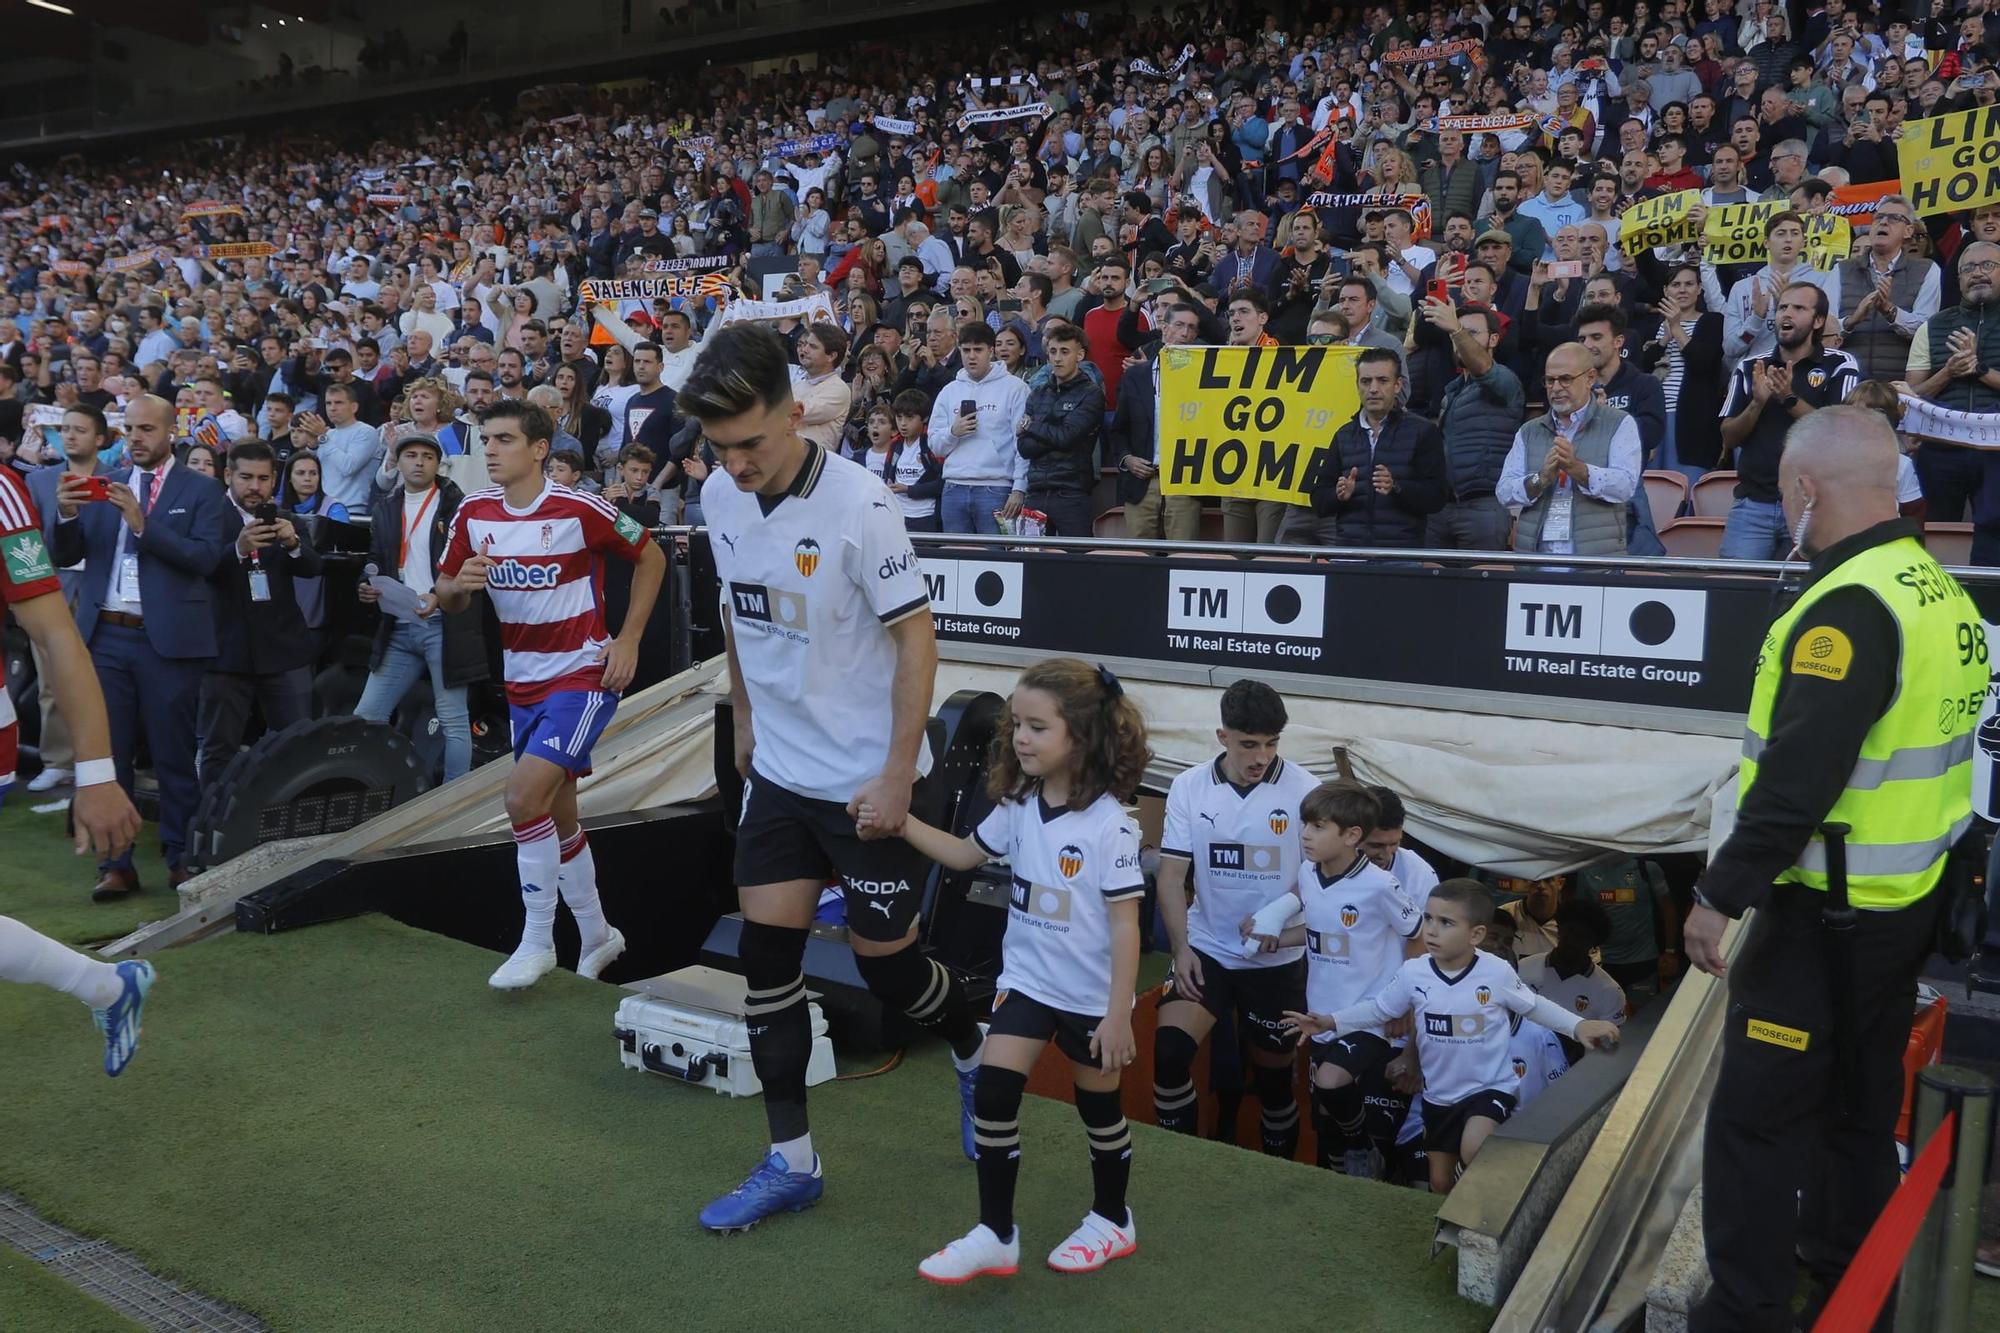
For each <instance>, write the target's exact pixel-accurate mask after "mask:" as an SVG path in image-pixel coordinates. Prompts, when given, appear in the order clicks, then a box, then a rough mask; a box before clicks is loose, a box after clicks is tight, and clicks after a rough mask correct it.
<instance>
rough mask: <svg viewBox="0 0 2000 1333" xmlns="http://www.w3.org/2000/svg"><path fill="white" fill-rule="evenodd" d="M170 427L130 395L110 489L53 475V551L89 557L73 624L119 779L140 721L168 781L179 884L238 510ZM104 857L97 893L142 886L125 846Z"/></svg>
mask: <svg viewBox="0 0 2000 1333" xmlns="http://www.w3.org/2000/svg"><path fill="white" fill-rule="evenodd" d="M173 429H174V409H173V405H172V404H171V403H169V402H167V401H166V400H165V399H164V398H156V397H153V396H151V395H147V396H146V397H143V398H136V399H134V400H133V401H132V404H131V406H129V407H128V408H126V410H125V447H126V451H127V453H129V454H130V456H131V459H132V466H131V467H129V468H126V469H124V470H122V471H119V472H114V473H112V474H111V484H110V490H111V495H110V498H109V499H108V500H103V501H93V500H91V499H90V496H89V490H88V479H87V478H82V477H65V478H64V479H63V480H62V482H61V483H60V485H59V486H58V487H57V490H56V512H57V514H58V516H59V517H58V521H57V523H56V528H55V559H56V564H58V565H73V564H75V563H76V562H77V561H79V560H83V561H85V562H86V564H85V567H84V572H83V584H82V588H81V591H80V595H79V596H78V598H77V606H76V626H77V629H78V630H80V631H81V632H82V634H83V639H84V642H85V643H87V644H89V645H90V658H91V662H92V663H93V664H94V665H95V666H96V667H97V679H98V681H99V683H100V684H102V685H103V687H104V702H105V706H106V708H107V709H108V711H109V712H110V714H111V746H112V753H113V755H114V757H115V758H116V759H117V761H118V781H119V783H120V785H122V786H123V787H124V788H125V790H126V791H127V792H130V791H131V790H132V756H133V753H134V751H135V750H136V749H137V745H138V738H139V732H140V728H141V727H143V728H144V729H145V735H146V745H147V748H148V750H150V751H151V753H152V757H153V773H154V775H155V776H156V777H157V778H158V779H159V783H160V850H161V852H162V854H163V855H164V857H165V859H166V863H167V881H168V884H169V886H170V887H178V886H179V884H180V883H181V881H182V880H184V879H186V878H187V872H186V871H185V870H184V869H183V868H182V862H183V859H184V857H185V855H186V851H187V834H188V820H189V819H190V818H191V817H192V816H193V814H194V804H195V800H196V797H197V794H198V792H197V788H196V786H195V739H194V733H195V708H196V703H197V700H198V699H199V697H200V693H201V676H202V671H203V669H204V668H205V667H206V666H207V664H208V662H209V661H210V659H212V658H213V657H214V656H215V610H214V606H213V602H214V597H215V590H214V585H213V584H211V583H210V581H209V576H210V575H211V574H213V573H214V572H215V568H216V566H217V565H219V564H220V563H221V562H222V560H223V557H224V556H226V555H227V554H228V551H229V546H230V531H229V524H228V520H229V517H230V512H229V501H228V500H227V498H226V497H225V496H224V495H223V492H222V487H221V486H220V485H219V484H218V483H217V482H216V481H215V479H214V478H212V477H204V476H202V475H201V474H200V473H199V472H195V471H193V470H191V469H189V468H185V467H180V466H178V465H177V464H176V463H175V460H174V454H173ZM98 869H99V871H100V872H101V878H100V879H99V881H98V884H97V887H96V888H95V889H94V890H93V891H92V893H91V896H92V897H93V898H95V899H97V900H98V901H99V902H105V901H109V900H110V899H113V898H122V897H124V896H125V895H126V894H128V893H133V892H136V891H137V890H138V888H139V876H138V872H137V871H136V870H134V869H133V866H132V855H131V853H130V852H129V851H128V852H126V853H125V854H124V855H123V856H120V857H116V858H114V859H111V860H108V861H105V862H103V863H101V864H100V865H99V867H98Z"/></svg>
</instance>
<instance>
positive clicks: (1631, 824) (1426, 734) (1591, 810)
mask: <svg viewBox="0 0 2000 1333" xmlns="http://www.w3.org/2000/svg"><path fill="white" fill-rule="evenodd" d="M716 665H717V666H718V667H720V666H721V664H720V663H718V664H716ZM1019 675H1020V671H1019V669H1018V668H1016V667H1012V666H997V665H988V664H982V663H974V662H952V661H944V662H940V663H939V664H938V683H937V694H936V698H937V701H938V702H939V703H942V702H943V701H944V700H945V699H946V698H948V697H949V696H950V695H951V694H953V693H954V692H955V691H958V690H961V689H978V690H991V691H993V692H994V693H996V694H1000V695H1003V696H1004V695H1005V694H1006V693H1007V692H1008V691H1009V690H1011V689H1012V688H1013V684H1014V681H1015V679H1016V678H1017V677H1018V676H1019ZM692 683H693V682H692V681H688V680H684V681H683V682H682V686H683V688H685V687H686V686H687V685H689V684H692ZM1127 687H1128V689H1129V691H1130V693H1131V695H1132V697H1133V698H1134V699H1136V700H1137V701H1138V703H1139V705H1140V707H1141V708H1143V709H1144V710H1145V713H1146V721H1147V725H1148V727H1149V729H1150V732H1151V736H1152V744H1153V750H1154V752H1155V754H1156V756H1157V757H1156V759H1155V762H1154V772H1155V773H1156V774H1157V775H1159V776H1160V777H1161V778H1162V779H1170V778H1171V777H1172V775H1173V774H1175V773H1178V772H1179V771H1181V770H1182V769H1183V768H1186V767H1188V766H1189V765H1191V764H1201V763H1206V762H1207V761H1208V760H1209V759H1211V758H1213V757H1214V755H1215V753H1216V745H1215V728H1216V703H1217V699H1218V698H1219V696H1220V694H1221V691H1220V689H1218V688H1217V687H1216V686H1214V685H1195V684H1170V683H1165V682H1159V681H1151V680H1128V681H1127ZM887 688H888V687H887V684H886V682H885V683H884V685H883V689H884V690H885V692H886V690H887ZM696 689H697V691H698V693H699V694H700V695H705V696H711V697H717V698H720V697H724V696H725V695H726V693H727V690H728V679H727V673H726V668H725V669H722V670H718V671H717V672H716V674H715V675H714V677H713V678H711V679H707V680H702V681H701V682H700V684H699V685H698V686H696ZM672 697H673V693H672V692H669V691H666V690H661V691H660V692H659V693H658V694H653V693H652V692H648V695H646V696H641V698H639V699H632V700H627V701H626V703H625V705H624V706H623V707H622V708H621V710H620V712H621V715H620V717H619V719H618V721H619V722H627V721H628V720H629V721H630V722H640V721H642V718H641V717H640V716H639V715H640V714H643V713H644V712H646V711H647V705H649V704H651V705H654V707H656V708H657V709H658V712H659V717H658V718H657V720H655V721H654V722H653V723H652V724H651V725H641V726H632V727H621V728H619V729H618V730H617V731H615V732H611V733H607V736H606V739H605V741H604V742H603V743H601V744H600V745H599V747H598V752H597V756H596V760H597V771H596V773H595V774H593V775H592V776H591V777H589V778H586V779H585V780H584V782H583V783H582V785H581V787H580V788H579V790H578V798H579V802H580V804H581V805H582V807H583V812H584V814H586V815H600V814H611V813H617V812H620V811H627V810H640V809H645V808H647V807H649V806H657V805H666V804H671V803H674V802H677V801H691V800H699V799H701V798H703V797H706V796H709V795H712V794H713V792H714V789H715V784H714V780H713V771H714V770H713V767H712V764H713V758H712V756H713V745H714V737H713V727H712V723H711V721H710V713H709V710H708V708H707V707H706V706H705V705H703V706H698V707H696V708H693V709H688V708H686V707H685V706H681V707H675V708H672V709H671V710H670V709H668V708H666V707H664V706H661V705H664V704H665V703H666V701H667V700H668V699H670V698H672ZM656 700H657V701H658V702H657V703H656V702H655V701H656ZM1286 706H1287V707H1288V708H1289V710H1290V712H1291V723H1290V725H1289V726H1288V727H1287V728H1286V730H1285V743H1284V753H1285V755H1286V756H1287V757H1288V758H1290V759H1291V760H1293V761H1294V762H1297V763H1301V764H1304V765H1305V766H1306V767H1307V768H1309V769H1310V770H1312V771H1313V772H1314V773H1317V774H1319V775H1321V776H1322V777H1337V776H1338V775H1339V770H1338V768H1337V766H1336V762H1335V757H1334V755H1335V751H1336V749H1340V748H1345V750H1346V752H1347V756H1348V760H1349V762H1350V764H1351V765H1352V767H1353V771H1354V775H1355V776H1356V777H1357V778H1359V779H1360V780H1362V781H1364V782H1379V783H1381V784H1383V785H1384V786H1387V787H1391V788H1393V789H1394V790H1396V791H1397V792H1400V793H1402V795H1403V798H1404V801H1405V803H1406V804H1407V806H1408V807H1409V812H1410V831H1411V833H1412V834H1413V835H1414V836H1416V837H1417V838H1419V839H1421V840H1422V841H1423V842H1425V843H1427V844H1428V845H1430V846H1432V847H1434V848H1436V849H1437V850H1438V851H1440V852H1443V853H1444V854H1446V855H1448V856H1452V857H1455V858H1457V859H1458V860H1461V861H1464V862H1466V863H1468V864H1471V865H1477V866H1482V867H1484V868H1486V869H1489V870H1492V871H1495V872H1499V873H1504V874H1510V875H1520V876H1527V877H1542V876H1547V875H1554V874H1560V873H1564V872H1566V871H1569V870H1572V869H1574V868H1576V867H1577V866H1580V865H1582V864H1584V863H1586V862H1588V861H1590V860H1593V859H1595V858H1596V857H1597V856H1599V855H1601V854H1602V853H1603V852H1605V851H1622V852H1631V853H1643V854H1659V853H1665V852H1706V851H1708V850H1709V831H1710V825H1711V822H1712V819H1713V815H1712V812H1711V805H1712V803H1713V802H1715V801H1716V800H1717V798H1718V796H1719V795H1720V797H1721V798H1722V804H1723V805H1724V806H1725V807H1727V806H1731V805H1733V804H1734V784H1733V779H1734V777H1735V773H1736V757H1737V748H1738V743H1737V742H1736V741H1735V740H1732V739H1727V738H1723V737H1717V736H1704V735H1682V734H1678V733H1674V732H1665V731H1647V730H1642V729H1640V728H1636V727H1610V726H1599V725H1589V724H1584V723H1577V722H1555V721H1549V720H1546V719H1541V718H1530V717H1499V716H1494V715H1491V714H1484V713H1456V712H1449V711H1445V710H1442V709H1430V708H1412V707H1405V706H1399V705H1391V704H1367V703H1352V702H1348V701H1345V700H1339V699H1326V698H1320V697H1317V696H1309V695H1292V696H1289V697H1288V698H1287V699H1286ZM627 714H631V715H633V716H631V717H629V719H628V717H627ZM662 724H665V725H662ZM495 795H496V797H497V795H498V793H497V791H496V793H495ZM467 815H468V816H469V817H462V818H460V819H458V820H454V821H451V825H450V827H448V828H440V829H436V830H430V829H427V830H426V832H425V836H426V838H435V837H451V836H462V835H463V834H465V833H471V832H478V831H491V830H495V829H499V828H503V827H504V826H505V823H506V816H505V812H504V810H503V808H502V807H501V805H500V802H499V801H498V800H497V799H494V800H492V801H490V802H488V803H485V804H483V805H482V807H480V808H479V809H478V810H477V811H476V813H475V812H473V811H468V812H467Z"/></svg>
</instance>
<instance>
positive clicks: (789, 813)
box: [678, 322, 981, 1231]
mask: <svg viewBox="0 0 2000 1333" xmlns="http://www.w3.org/2000/svg"><path fill="white" fill-rule="evenodd" d="M678 405H679V407H680V409H681V410H682V411H684V412H686V413H687V414H688V415H690V416H692V417H694V418H695V419H696V420H697V421H699V422H700V423H701V429H702V432H703V437H704V440H705V443H706V446H707V447H708V448H710V449H712V450H713V452H714V453H715V455H716V457H717V458H718V459H719V460H720V466H719V467H717V468H716V469H715V470H714V471H712V472H710V473H709V476H708V479H707V481H705V482H704V483H703V484H702V491H701V505H702V515H703V517H704V519H705V520H706V522H707V524H708V530H709V536H710V540H711V541H712V542H713V543H714V544H713V547H712V550H713V553H714V556H715V568H716V573H717V575H718V577H719V578H720V581H721V583H722V600H723V619H724V624H725V626H726V628H727V630H728V650H729V681H730V684H729V693H730V699H731V702H732V705H733V709H734V721H735V728H736V744H735V749H736V769H737V772H739V773H741V774H742V775H743V784H744V785H743V810H742V815H741V817H740V818H739V819H738V821H737V829H736V859H735V879H736V884H737V893H738V896H739V898H740V899H741V901H742V906H743V932H742V935H741V957H742V963H743V975H744V980H745V981H746V982H747V983H748V986H749V997H748V1004H747V1006H746V1007H747V1009H748V1014H749V1020H750V1028H749V1036H750V1057H751V1061H752V1063H753V1064H755V1065H756V1068H757V1077H758V1079H759V1080H760V1081H761V1082H762V1083H763V1085H764V1112H765V1117H766V1119H767V1121H768V1123H769V1125H770V1129H771V1148H770V1151H769V1152H768V1153H766V1154H765V1156H764V1159H763V1160H762V1161H760V1162H759V1163H758V1164H757V1166H756V1168H755V1169H754V1170H752V1171H751V1173H750V1175H749V1176H748V1177H747V1178H746V1179H745V1180H744V1181H743V1183H742V1184H741V1185H739V1186H737V1187H736V1188H735V1189H733V1190H731V1191H730V1192H729V1193H728V1194H725V1195H723V1196H722V1197H721V1198H719V1199H716V1200H714V1201H713V1202H712V1203H710V1204H709V1205H708V1206H707V1207H706V1208H704V1209H702V1211H701V1217H700V1220H701V1224H702V1225H703V1226H705V1227H707V1228H708V1229H710V1230H711V1231H741V1230H743V1229H745V1228H748V1227H751V1226H754V1225H756V1224H757V1223H758V1222H760V1221H762V1220H763V1219H765V1218H767V1217H770V1216H771V1215H773V1214H774V1213H778V1212H797V1211H799V1210H801V1209H804V1208H809V1207H811V1206H812V1205H813V1204H815V1203H817V1202H818V1201H819V1199H820V1197H821V1194H822V1193H823V1191H824V1188H825V1181H824V1174H823V1171H822V1169H821V1164H820V1159H819V1154H818V1153H817V1152H815V1151H814V1149H813V1144H812V1132H811V1128H810V1122H809V1121H808V1118H807V1115H806V1064H807V1061H808V1059H809V1058H810V1056H811V1054H812V1031H811V1026H810V1020H809V1018H808V1015H807V1009H806V983H805V976H804V973H803V972H802V970H801V965H802V963H803V961H804V958H805V948H806V936H807V932H808V928H809V927H810V926H811V925H812V920H813V913H814V910H815V909H816V907H817V906H818V904H819V895H820V890H821V889H822V888H823V887H825V886H826V885H827V884H828V883H829V882H831V881H833V880H838V881H839V882H840V885H841V890H842V894H843V897H844V899H845V902H846V905H847V932H848V945H849V947H850V948H852V949H853V951H854V965H855V969H856V970H857V971H858V972H859V973H860V974H861V977H862V979H863V980H864V981H865V982H866V983H867V985H868V990H869V993H870V994H872V995H874V996H875V997H876V998H877V999H879V1000H881V1001H882V1002H883V1003H884V1004H885V1005H888V1006H890V1007H891V1008H893V1009H896V1010H898V1011H900V1012H902V1013H904V1014H907V1015H909V1017H910V1018H911V1019H913V1020H914V1021H916V1022H917V1023H920V1024H922V1025H923V1026H924V1027H926V1028H929V1029H930V1030H931V1031H933V1032H935V1033H937V1034H938V1035H939V1036H941V1037H943V1038H944V1039H945V1040H946V1041H947V1042H948V1043H950V1045H951V1049H952V1064H953V1068H954V1070H955V1071H956V1073H957V1076H958V1085H959V1112H960V1113H959V1141H960V1145H961V1147H962V1149H963V1151H964V1152H965V1155H966V1156H967V1157H972V1156H974V1153H975V1149H974V1144H973V1141H972V1140H973V1133H972V1128H973V1127H972V1100H973V1083H974V1078H975V1076H976V1074H977V1072H978V1069H979V1050H980V1042H981V1037H980V1031H979V1024H978V1022H977V1021H976V1019H975V1018H974V1016H973V1013H972V1006H971V1004H970V1002H969V1001H968V1000H967V999H966V995H965V988H964V987H963V986H962V985H961V984H960V983H959V981H958V979H957V978H956V977H955V976H953V975H952V974H951V973H950V972H948V971H946V970H945V968H944V966H943V965H942V964H941V963H939V962H938V961H937V960H936V959H935V958H932V957H931V956H930V955H928V954H926V953H925V952H924V951H923V949H922V948H921V947H920V946H919V945H918V944H917V919H918V916H919V914H920V908H921V906H922V900H923V891H924V884H925V881H926V877H927V876H928V874H929V871H930V863H929V862H928V861H926V860H925V859H924V857H923V855H922V854H921V853H920V852H918V851H917V850H915V849H914V848H912V847H911V846H910V845H909V844H908V843H907V842H905V841H904V840H903V839H902V838H901V836H899V835H900V834H901V833H902V829H903V821H904V817H905V816H906V814H907V813H908V811H909V810H910V808H911V806H912V804H913V803H914V804H915V805H916V806H917V808H919V809H923V808H926V803H927V802H928V801H929V800H930V799H931V797H930V793H931V792H932V790H933V788H932V784H930V783H929V782H927V781H926V780H925V775H926V774H928V773H929V772H930V767H931V763H932V755H931V753H930V747H929V745H928V743H927V742H926V740H925V736H924V732H925V726H926V724H927V723H928V721H929V718H930V711H931V692H932V687H933V686H934V684H935V682H936V676H937V640H936V631H935V626H934V623H933V622H932V619H931V601H930V593H929V590H928V589H927V588H926V587H925V585H924V577H923V571H922V570H921V569H920V568H919V567H918V565H917V556H916V552H915V551H914V550H913V549H912V548H911V546H910V535H909V531H908V530H907V529H906V528H905V527H904V526H903V517H902V513H901V511H900V510H899V509H898V507H897V505H896V503H895V496H894V495H892V494H891V493H890V491H889V488H888V487H887V486H886V485H884V484H883V481H882V479H881V478H880V477H878V476H874V475H872V474H871V473H869V472H868V470H867V469H866V468H863V467H861V466H859V465H858V464H855V463H852V462H850V461H848V460H847V459H845V458H842V457H840V456H839V455H838V454H837V453H834V452H832V451H829V450H827V449H823V448H821V447H820V446H819V445H818V444H815V443H814V442H813V441H811V440H809V439H807V438H806V437H804V436H802V435H800V434H799V424H800V422H801V420H802V419H803V417H804V413H805V408H804V405H803V404H802V403H800V402H799V401H798V400H797V399H796V398H794V397H793V396H792V380H791V366H790V363H789V361H788V360H787V354H786V350H785V344H784V342H783V340H781V339H780V338H779V337H778V335H777V334H775V333H773V332H772V331H771V330H770V329H769V328H767V327H764V326H762V325H759V324H754V323H749V322H745V323H741V324H733V325H731V326H729V327H728V328H725V329H722V330H720V331H719V332H716V333H712V334H710V335H709V337H708V338H707V339H706V340H705V341H703V343H702V353H701V359H700V360H699V361H698V362H697V363H696V364H695V368H694V371H693V372H692V373H691V374H690V375H689V376H688V379H687V382H686V384H684V385H683V386H682V388H681V391H680V397H679V402H678ZM864 804H865V805H867V806H868V807H869V809H870V811H871V812H872V814H871V818H870V820H869V823H868V825H867V826H866V827H865V828H864V827H859V826H857V823H856V819H857V815H858V813H859V811H860V809H861V807H862V806H863V805H864ZM884 1132H886V1131H884Z"/></svg>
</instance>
